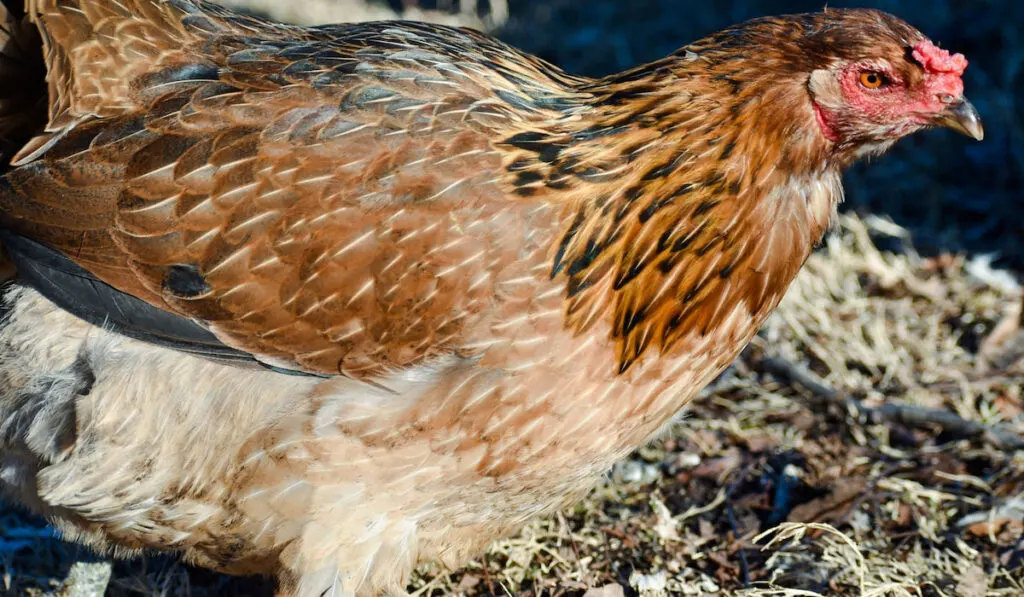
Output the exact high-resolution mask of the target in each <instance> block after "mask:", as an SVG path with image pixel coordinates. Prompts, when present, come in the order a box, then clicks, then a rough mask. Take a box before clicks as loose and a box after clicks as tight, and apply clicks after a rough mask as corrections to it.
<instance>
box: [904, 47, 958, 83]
mask: <svg viewBox="0 0 1024 597" xmlns="http://www.w3.org/2000/svg"><path fill="white" fill-rule="evenodd" d="M914 60H917V61H918V62H919V63H920V64H921V66H922V67H924V70H925V72H926V73H929V74H934V75H940V74H951V75H956V76H958V77H959V76H960V75H962V74H964V70H966V69H967V59H966V58H964V55H963V54H950V53H949V52H948V51H946V50H943V49H942V48H940V47H938V46H937V45H935V44H933V43H932V42H930V41H928V40H927V39H926V40H924V41H922V42H919V43H918V44H917V45H916V46H914Z"/></svg>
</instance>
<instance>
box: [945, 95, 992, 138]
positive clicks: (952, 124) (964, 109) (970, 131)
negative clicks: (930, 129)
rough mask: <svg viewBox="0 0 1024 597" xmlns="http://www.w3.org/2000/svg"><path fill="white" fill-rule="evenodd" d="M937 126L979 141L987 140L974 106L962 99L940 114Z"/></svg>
mask: <svg viewBox="0 0 1024 597" xmlns="http://www.w3.org/2000/svg"><path fill="white" fill-rule="evenodd" d="M935 124H937V125H939V126H944V127H947V128H950V129H953V130H954V131H957V132H960V133H963V134H964V135H967V136H968V137H971V138H972V139H975V140H977V141H981V140H982V139H984V138H985V128H984V127H983V126H982V124H981V116H980V115H979V114H978V110H977V109H976V108H975V107H974V105H973V104H971V102H969V101H967V100H966V99H960V100H958V101H957V102H956V103H954V104H950V105H949V107H947V108H946V109H945V110H943V111H942V112H940V113H939V114H938V116H937V117H936V120H935Z"/></svg>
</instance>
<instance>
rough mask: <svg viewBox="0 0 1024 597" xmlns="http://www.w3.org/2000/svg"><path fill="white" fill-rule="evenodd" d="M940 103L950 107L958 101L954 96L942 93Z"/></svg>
mask: <svg viewBox="0 0 1024 597" xmlns="http://www.w3.org/2000/svg"><path fill="white" fill-rule="evenodd" d="M939 101H940V102H942V103H943V104H947V105H948V104H955V103H956V101H957V100H956V98H955V97H953V96H952V95H950V94H948V93H940V94H939Z"/></svg>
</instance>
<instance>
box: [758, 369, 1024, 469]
mask: <svg viewBox="0 0 1024 597" xmlns="http://www.w3.org/2000/svg"><path fill="white" fill-rule="evenodd" d="M752 364H753V366H754V367H755V368H757V369H759V370H760V371H763V372H765V373H769V374H771V375H773V376H775V377H777V378H779V379H780V380H783V381H787V382H790V383H793V384H795V385H798V386H801V387H803V388H805V389H807V390H808V391H810V392H811V393H812V394H814V395H816V396H819V397H821V398H823V399H825V400H826V401H828V402H830V403H832V404H835V405H837V406H840V407H842V408H844V409H847V410H848V411H853V412H855V413H860V414H862V415H863V416H865V417H867V418H868V419H869V420H872V421H890V422H896V423H901V424H903V425H906V426H908V427H915V428H918V429H928V428H934V427H939V428H941V429H942V430H944V431H948V432H951V433H956V434H959V435H963V436H967V437H980V438H983V439H986V440H988V441H989V442H991V443H992V444H993V445H994V446H996V447H997V448H1000V449H1002V450H1007V451H1012V450H1024V438H1022V437H1021V436H1019V435H1017V434H1016V433H1015V432H1014V431H1012V430H1011V429H1007V428H1006V427H1002V426H988V425H985V424H982V423H979V422H977V421H970V420H967V419H964V418H962V417H960V416H958V415H956V414H954V413H951V412H949V411H945V410H938V409H934V408H924V407H921V406H913V405H910V404H900V403H894V402H890V403H886V404H884V405H882V406H879V407H871V406H867V405H865V404H864V403H863V402H861V401H860V400H857V399H856V398H853V397H852V396H849V395H848V394H846V393H845V392H840V391H839V390H836V389H835V388H832V387H831V386H829V385H828V384H826V383H825V382H824V380H822V379H821V378H819V377H818V376H817V375H815V374H814V373H811V372H810V371H808V370H807V369H804V368H803V367H800V366H799V365H796V364H794V363H791V362H789V361H787V360H786V359H783V358H781V357H774V356H761V357H759V358H757V357H755V358H754V361H753V363H752Z"/></svg>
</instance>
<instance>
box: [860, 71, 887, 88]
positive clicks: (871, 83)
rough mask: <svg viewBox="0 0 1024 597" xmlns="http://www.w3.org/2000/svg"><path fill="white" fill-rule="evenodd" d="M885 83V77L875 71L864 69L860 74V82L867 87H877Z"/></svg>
mask: <svg viewBox="0 0 1024 597" xmlns="http://www.w3.org/2000/svg"><path fill="white" fill-rule="evenodd" d="M883 83H885V77H883V76H882V74H881V73H877V72H875V71H866V72H863V73H861V74H860V84H861V85H863V86H864V87H867V88H868V89H878V88H879V87H881V86H882V84H883Z"/></svg>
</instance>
